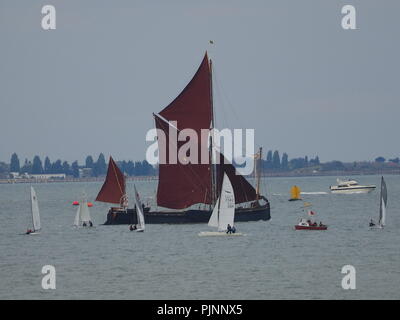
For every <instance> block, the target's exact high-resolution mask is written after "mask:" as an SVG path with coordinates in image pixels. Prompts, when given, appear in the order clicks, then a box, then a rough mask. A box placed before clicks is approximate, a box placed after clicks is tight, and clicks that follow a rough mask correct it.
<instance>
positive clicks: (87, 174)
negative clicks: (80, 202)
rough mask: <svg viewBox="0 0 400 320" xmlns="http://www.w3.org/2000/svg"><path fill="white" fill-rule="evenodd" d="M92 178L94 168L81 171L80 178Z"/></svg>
mask: <svg viewBox="0 0 400 320" xmlns="http://www.w3.org/2000/svg"><path fill="white" fill-rule="evenodd" d="M91 176H92V168H82V169H79V178H90V177H91Z"/></svg>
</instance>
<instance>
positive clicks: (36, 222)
mask: <svg viewBox="0 0 400 320" xmlns="http://www.w3.org/2000/svg"><path fill="white" fill-rule="evenodd" d="M31 211H32V221H33V230H34V231H38V230H40V228H41V226H40V215H39V204H38V199H37V196H36V192H35V189H33V187H32V186H31Z"/></svg>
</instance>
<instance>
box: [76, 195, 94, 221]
mask: <svg viewBox="0 0 400 320" xmlns="http://www.w3.org/2000/svg"><path fill="white" fill-rule="evenodd" d="M88 225H89V226H92V220H91V218H90V211H89V206H88V202H87V200H86V196H85V195H83V196H82V200H81V201H80V203H79V206H78V209H77V211H76V214H75V220H74V226H76V227H79V226H84V227H86V226H88Z"/></svg>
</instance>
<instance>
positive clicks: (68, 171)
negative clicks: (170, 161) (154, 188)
mask: <svg viewBox="0 0 400 320" xmlns="http://www.w3.org/2000/svg"><path fill="white" fill-rule="evenodd" d="M117 165H118V167H119V168H120V169H121V171H123V172H124V173H125V174H126V175H128V176H146V175H155V174H157V173H156V169H155V168H154V167H153V166H152V165H150V164H149V163H148V162H147V161H146V160H144V161H136V162H133V161H125V160H124V161H117ZM107 167H108V164H107V163H106V160H105V157H104V154H103V153H100V155H99V156H98V158H97V161H94V160H93V157H92V156H90V155H89V156H87V157H86V160H85V164H84V165H79V163H78V161H74V162H72V163H71V164H69V163H68V161H62V160H60V159H58V160H56V161H54V162H51V161H50V158H49V157H46V158H45V159H44V161H43V162H42V160H41V159H40V157H39V156H34V158H33V159H32V161H31V160H28V159H25V161H24V163H23V164H21V163H20V160H19V158H18V155H17V154H16V153H13V154H12V155H11V159H10V164H9V165H7V164H6V163H3V162H0V173H6V172H17V173H20V174H23V173H28V174H57V173H64V174H65V175H67V176H73V177H76V178H78V177H79V169H84V168H87V169H90V170H89V171H88V172H89V174H90V176H92V177H99V176H104V175H105V174H106V173H107Z"/></svg>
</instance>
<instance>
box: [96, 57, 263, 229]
mask: <svg viewBox="0 0 400 320" xmlns="http://www.w3.org/2000/svg"><path fill="white" fill-rule="evenodd" d="M153 116H154V120H155V125H156V128H157V129H159V130H161V131H162V132H163V133H164V134H165V137H166V140H167V141H169V138H170V137H169V135H170V133H171V132H173V130H176V132H174V133H176V134H178V133H179V132H180V131H181V130H183V129H187V128H190V129H192V130H194V131H195V132H196V134H197V137H201V130H202V129H208V130H211V129H213V128H214V112H213V97H212V62H211V60H209V59H208V56H207V53H206V54H205V56H204V59H203V61H202V63H201V65H200V67H199V69H198V70H197V72H196V74H195V75H194V77H193V78H192V80H191V81H190V82H189V84H188V85H187V86H186V87H185V89H184V90H183V91H182V92H181V94H180V95H179V96H178V97H177V98H176V99H175V100H174V101H172V102H171V103H170V104H169V105H168V106H167V107H166V108H165V109H163V110H162V111H161V112H160V113H159V114H153ZM171 130H172V131H171ZM174 136H175V137H176V135H174ZM208 139H210V143H209V146H211V147H210V148H209V149H210V152H209V158H208V159H209V161H208V163H202V162H201V161H200V155H201V151H202V150H201V144H200V143H199V146H198V152H197V155H198V159H197V160H198V161H197V163H196V164H195V163H192V162H189V161H188V162H187V163H184V164H182V163H180V162H179V161H177V163H174V164H172V163H168V162H167V163H162V162H160V164H159V180H158V190H157V206H158V207H163V208H168V209H169V210H162V211H159V210H156V211H151V210H150V208H145V210H144V212H145V221H146V223H148V224H151V223H171V224H177V223H207V222H208V220H209V219H210V216H211V213H212V209H213V206H214V204H215V203H216V201H217V199H218V197H219V193H220V190H221V186H222V180H223V177H224V173H226V174H227V176H228V177H229V180H230V181H231V183H232V186H233V190H234V195H235V204H236V208H235V221H258V220H269V219H270V205H269V202H268V200H267V199H266V198H265V197H264V196H262V195H260V193H259V178H260V177H258V182H257V183H256V189H257V190H256V189H255V188H254V187H253V186H252V185H251V184H250V183H249V182H248V181H247V180H246V179H245V178H244V177H243V176H242V175H240V174H239V173H238V172H237V170H236V168H235V167H234V166H233V165H232V164H231V163H230V162H229V161H228V160H227V159H226V158H225V157H224V155H223V154H222V153H219V152H217V151H215V150H212V146H214V142H213V141H212V135H210V137H209V138H208ZM161 140H162V139H161ZM160 143H162V142H161V141H160V137H159V140H158V144H159V150H160V154H159V155H160V158H162V157H163V158H164V159H170V157H169V156H170V155H169V153H170V152H176V149H179V147H180V146H182V145H183V144H184V143H185V141H176V144H177V147H178V148H172V147H171V144H169V143H164V144H166V145H164V146H163V147H164V148H161V146H160ZM175 147H176V146H175ZM163 150H164V151H163ZM163 152H164V154H162V153H163ZM212 152H215V153H214V155H215V156H213V155H212ZM260 152H261V151H260ZM258 157H259V158H261V154H259V156H258ZM218 158H219V162H217V161H214V162H217V163H212V162H213V160H212V159H218ZM117 169H118V167H117V166H116V165H115V164H112V165H111V166H110V165H109V172H108V173H107V179H106V182H105V185H106V184H107V183H108V182H107V181H111V182H109V183H110V186H111V185H114V187H105V186H103V188H102V190H103V189H107V190H112V189H114V191H113V192H116V193H117V194H116V196H115V198H114V201H117V200H118V201H119V202H113V203H120V205H121V207H119V208H111V209H110V211H109V213H108V215H107V221H106V222H105V224H107V225H109V224H132V223H136V213H135V210H134V209H127V207H126V204H125V205H124V203H123V199H126V194H125V182H124V176H123V174H122V173H121V172H120V171H119V169H118V170H117ZM110 170H111V173H110ZM257 171H258V172H260V170H257ZM122 182H123V185H124V186H123V187H122ZM100 193H101V192H100ZM99 195H100V194H99ZM118 197H119V199H118ZM98 199H100V201H104V198H102V197H98ZM101 199H103V200H101ZM171 209H172V210H171Z"/></svg>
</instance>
